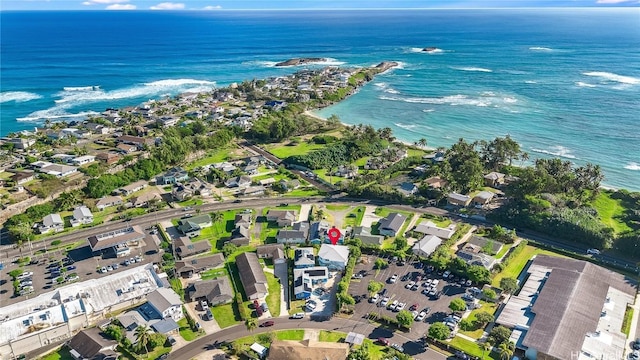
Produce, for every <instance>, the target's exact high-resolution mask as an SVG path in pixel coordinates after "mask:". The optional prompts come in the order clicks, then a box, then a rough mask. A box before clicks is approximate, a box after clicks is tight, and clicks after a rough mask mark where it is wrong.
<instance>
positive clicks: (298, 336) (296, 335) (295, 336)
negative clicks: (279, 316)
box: [276, 330, 304, 341]
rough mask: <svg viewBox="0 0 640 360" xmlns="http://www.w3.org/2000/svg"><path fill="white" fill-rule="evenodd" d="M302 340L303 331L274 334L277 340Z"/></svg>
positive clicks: (286, 331) (284, 331)
mask: <svg viewBox="0 0 640 360" xmlns="http://www.w3.org/2000/svg"><path fill="white" fill-rule="evenodd" d="M303 338H304V330H280V331H277V332H276V339H278V340H294V341H300V340H302V339H303Z"/></svg>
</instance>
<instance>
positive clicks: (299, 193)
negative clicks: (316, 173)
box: [283, 186, 325, 197]
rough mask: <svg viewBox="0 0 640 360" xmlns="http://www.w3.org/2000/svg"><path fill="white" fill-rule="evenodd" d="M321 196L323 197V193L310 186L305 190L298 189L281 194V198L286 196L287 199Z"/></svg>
mask: <svg viewBox="0 0 640 360" xmlns="http://www.w3.org/2000/svg"><path fill="white" fill-rule="evenodd" d="M323 195H325V193H324V192H322V191H320V190H318V189H316V188H314V187H311V186H310V187H306V188H298V189H295V190H292V191H290V192H287V193H284V194H283V196H287V197H309V196H323Z"/></svg>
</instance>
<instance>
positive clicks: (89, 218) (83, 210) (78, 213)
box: [71, 205, 93, 227]
mask: <svg viewBox="0 0 640 360" xmlns="http://www.w3.org/2000/svg"><path fill="white" fill-rule="evenodd" d="M92 222H93V214H92V213H91V210H89V208H88V207H86V206H84V205H82V206H78V207H77V208H75V209H73V219H71V226H74V227H75V226H80V225H88V224H91V223H92Z"/></svg>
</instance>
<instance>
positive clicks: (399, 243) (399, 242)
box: [393, 236, 408, 250]
mask: <svg viewBox="0 0 640 360" xmlns="http://www.w3.org/2000/svg"><path fill="white" fill-rule="evenodd" d="M407 244H408V242H407V239H405V238H404V237H402V236H398V237H396V238H395V240H393V245H394V246H395V248H396V250H404V249H405V248H406V247H407Z"/></svg>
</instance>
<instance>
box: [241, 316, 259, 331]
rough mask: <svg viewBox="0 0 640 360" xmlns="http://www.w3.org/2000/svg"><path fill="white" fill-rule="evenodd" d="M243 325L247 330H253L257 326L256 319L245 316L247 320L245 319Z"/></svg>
mask: <svg viewBox="0 0 640 360" xmlns="http://www.w3.org/2000/svg"><path fill="white" fill-rule="evenodd" d="M244 325H245V326H246V327H247V330H249V331H253V330H255V329H256V328H257V327H258V319H256V318H252V317H250V318H247V320H245V322H244Z"/></svg>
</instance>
